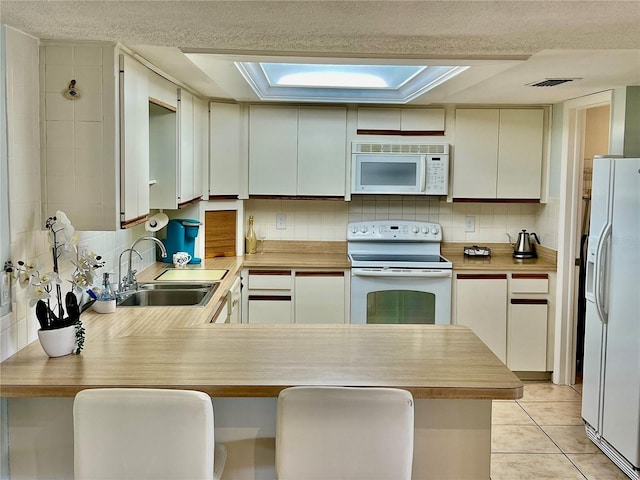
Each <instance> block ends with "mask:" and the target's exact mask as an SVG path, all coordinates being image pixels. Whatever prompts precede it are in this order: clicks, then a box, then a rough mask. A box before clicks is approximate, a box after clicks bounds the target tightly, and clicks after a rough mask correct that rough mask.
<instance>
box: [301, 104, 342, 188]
mask: <svg viewBox="0 0 640 480" xmlns="http://www.w3.org/2000/svg"><path fill="white" fill-rule="evenodd" d="M346 125H347V111H346V110H345V109H344V108H327V107H317V108H316V107H300V109H299V111H298V190H297V194H298V195H326V196H340V197H342V196H344V194H345V182H346V179H345V175H346V174H345V158H346V155H347V153H346V144H347V129H346Z"/></svg>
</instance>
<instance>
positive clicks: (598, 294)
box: [593, 223, 612, 324]
mask: <svg viewBox="0 0 640 480" xmlns="http://www.w3.org/2000/svg"><path fill="white" fill-rule="evenodd" d="M611 230H612V225H611V223H607V224H606V225H605V227H604V229H603V231H602V234H601V235H600V238H599V241H598V246H597V247H596V248H597V249H596V262H595V264H596V271H595V285H594V292H593V293H594V297H595V304H596V309H597V310H598V316H599V317H600V321H601V322H602V323H604V324H607V322H608V321H609V318H608V312H607V310H608V309H607V308H606V305H605V292H604V288H605V285H606V282H605V281H604V280H605V279H604V278H603V277H604V275H605V274H606V270H607V263H606V260H607V259H606V258H605V255H606V253H607V251H606V247H607V245H608V243H607V242H608V240H609V238H610V237H611Z"/></svg>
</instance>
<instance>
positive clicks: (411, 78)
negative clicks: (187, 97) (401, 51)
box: [235, 62, 468, 103]
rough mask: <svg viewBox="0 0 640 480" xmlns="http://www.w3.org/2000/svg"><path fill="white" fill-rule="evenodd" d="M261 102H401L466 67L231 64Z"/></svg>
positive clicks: (420, 93) (423, 91)
mask: <svg viewBox="0 0 640 480" xmlns="http://www.w3.org/2000/svg"><path fill="white" fill-rule="evenodd" d="M235 65H236V67H237V68H238V70H239V71H240V72H241V73H242V76H243V77H244V79H245V80H246V81H247V83H248V84H249V85H250V86H251V88H252V89H253V90H254V91H255V93H256V95H258V97H259V98H260V99H261V100H278V101H292V102H300V101H315V102H358V103H366V102H375V103H407V102H408V101H410V100H411V99H413V98H415V97H416V96H418V95H422V94H423V93H425V92H427V91H429V90H431V89H432V88H435V87H436V86H437V85H440V84H441V83H443V82H445V81H447V80H448V79H450V78H453V77H454V76H456V75H458V74H459V73H461V72H462V71H464V70H466V69H467V68H468V67H467V66H439V65H436V66H426V65H346V64H340V65H335V64H319V63H277V62H235Z"/></svg>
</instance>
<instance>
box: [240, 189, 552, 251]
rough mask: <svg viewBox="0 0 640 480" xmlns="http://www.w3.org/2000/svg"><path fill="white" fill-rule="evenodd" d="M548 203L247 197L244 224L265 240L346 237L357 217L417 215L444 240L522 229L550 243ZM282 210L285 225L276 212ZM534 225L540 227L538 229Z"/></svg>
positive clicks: (502, 236)
mask: <svg viewBox="0 0 640 480" xmlns="http://www.w3.org/2000/svg"><path fill="white" fill-rule="evenodd" d="M556 205H557V202H550V203H549V204H548V205H541V204H519V203H509V204H504V203H447V202H446V201H444V200H440V199H439V198H436V197H415V196H408V195H407V196H391V195H354V196H353V197H352V199H351V201H350V202H342V201H333V200H255V199H251V200H248V201H247V203H246V207H245V217H246V218H245V223H246V219H248V217H249V215H253V216H254V222H255V227H256V232H257V234H258V235H259V236H260V235H261V234H262V235H265V236H266V238H267V239H269V240H325V241H344V240H346V230H347V224H348V223H349V222H355V221H363V220H390V219H393V220H418V221H425V222H437V223H440V224H441V225H442V231H443V235H444V240H445V241H447V242H474V243H479V242H490V243H496V242H507V241H508V238H507V235H506V234H507V233H509V234H510V235H511V236H512V237H514V238H515V237H516V236H517V234H518V232H519V231H520V230H521V229H523V228H525V229H527V230H528V231H534V232H536V233H538V236H539V237H540V240H541V242H542V243H543V244H545V245H547V246H549V247H550V248H555V243H556V242H557V233H554V228H553V218H554V217H553V211H556V217H555V218H557V206H556ZM279 213H284V214H285V215H286V219H287V226H286V228H285V229H278V228H277V226H276V216H277V214H279ZM466 216H473V217H474V221H475V231H474V232H465V217H466ZM539 227H544V230H541V229H540V228H539Z"/></svg>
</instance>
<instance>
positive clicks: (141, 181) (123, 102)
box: [120, 54, 149, 226]
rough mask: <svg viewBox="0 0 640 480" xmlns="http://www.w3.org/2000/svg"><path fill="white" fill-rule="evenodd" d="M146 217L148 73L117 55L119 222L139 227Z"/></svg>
mask: <svg viewBox="0 0 640 480" xmlns="http://www.w3.org/2000/svg"><path fill="white" fill-rule="evenodd" d="M148 214H149V79H148V70H147V68H146V67H145V66H143V65H142V64H140V63H138V62H137V61H135V60H134V59H132V58H131V57H129V56H128V55H124V54H121V55H120V220H121V223H122V225H123V226H126V225H127V224H133V223H138V222H139V221H140V220H142V219H144V218H146V217H147V215H148Z"/></svg>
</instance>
